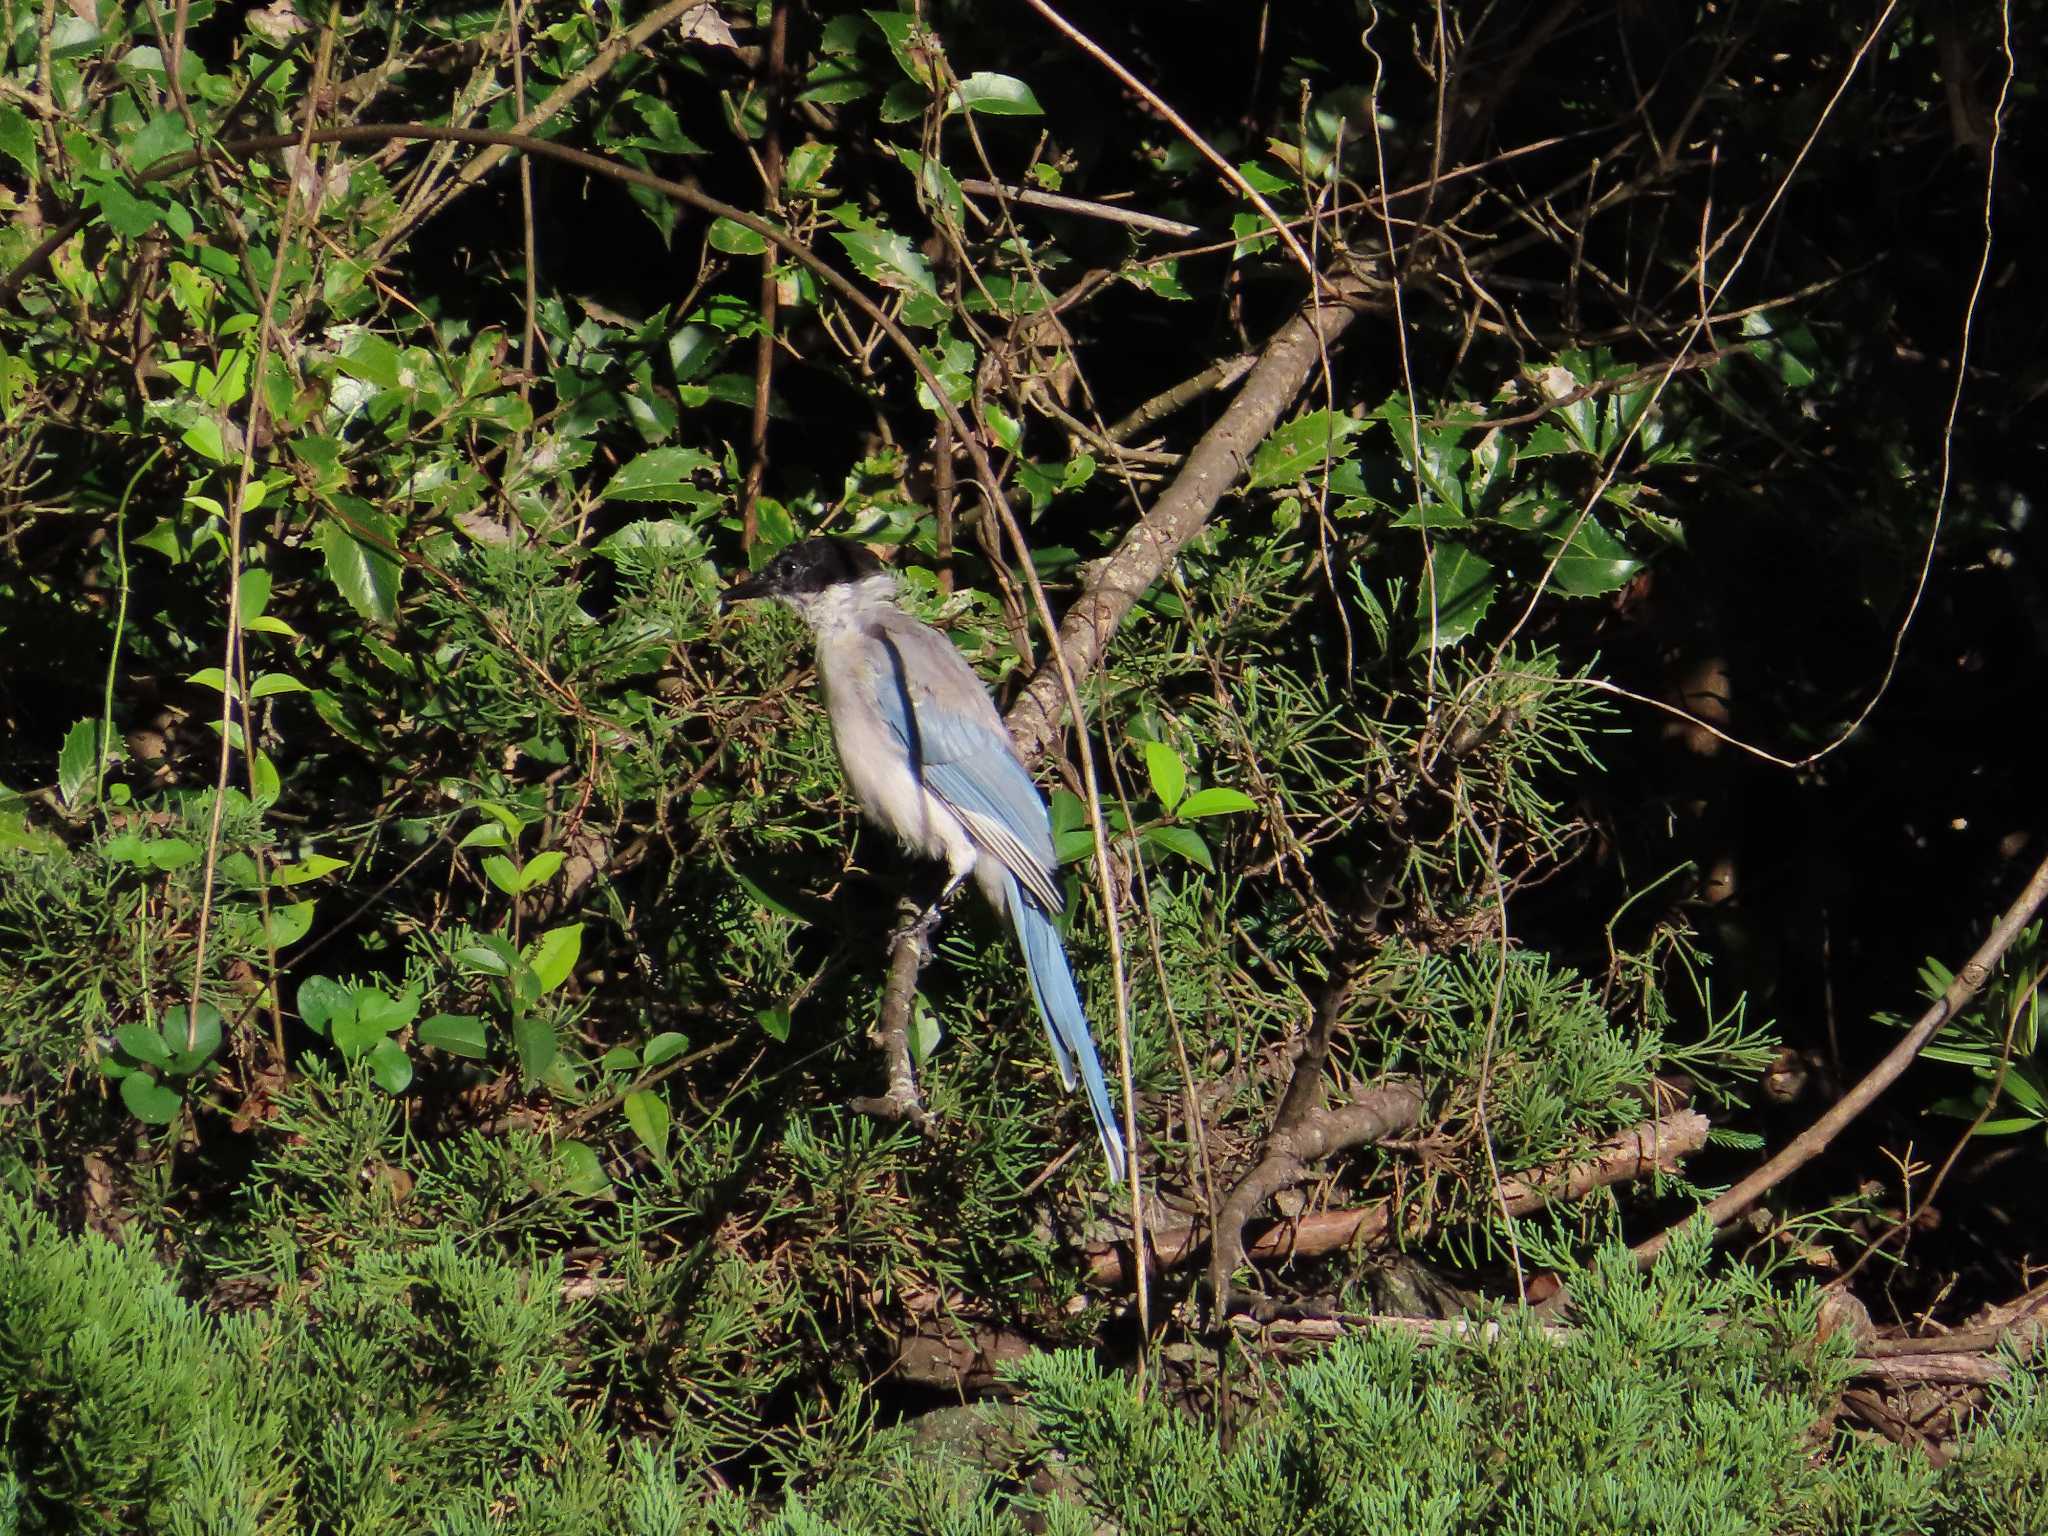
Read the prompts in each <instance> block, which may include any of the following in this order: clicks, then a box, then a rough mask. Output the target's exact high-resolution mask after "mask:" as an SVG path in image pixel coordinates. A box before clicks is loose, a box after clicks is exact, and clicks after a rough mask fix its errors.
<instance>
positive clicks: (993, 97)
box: [946, 70, 1045, 117]
mask: <svg viewBox="0 0 2048 1536" xmlns="http://www.w3.org/2000/svg"><path fill="white" fill-rule="evenodd" d="M962 107H965V108H966V109H967V110H968V111H969V112H986V113H988V114H989V115H990V116H992V117H1043V116H1044V115H1045V109H1044V108H1043V107H1041V106H1039V104H1038V98H1037V97H1036V96H1034V95H1032V94H1031V87H1030V86H1028V85H1026V84H1025V83H1024V82H1023V81H1022V80H1019V79H1018V78H1017V77H1016V76H1014V75H994V74H990V73H989V72H988V71H986V70H976V71H975V72H974V73H973V74H971V75H969V76H968V77H967V78H966V79H965V80H962V81H961V82H960V89H959V90H957V91H955V92H954V93H953V94H952V96H950V97H949V98H948V99H947V101H946V110H947V111H948V112H957V111H959V110H960V109H961V108H962Z"/></svg>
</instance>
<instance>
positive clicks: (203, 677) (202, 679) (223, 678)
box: [185, 667, 228, 693]
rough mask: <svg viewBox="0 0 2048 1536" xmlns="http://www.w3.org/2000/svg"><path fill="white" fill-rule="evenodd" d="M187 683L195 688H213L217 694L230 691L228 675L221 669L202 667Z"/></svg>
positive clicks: (187, 679)
mask: <svg viewBox="0 0 2048 1536" xmlns="http://www.w3.org/2000/svg"><path fill="white" fill-rule="evenodd" d="M185 681H186V682H188V683H190V684H192V686H193V687H195V688H211V689H212V690H213V691H214V692H215V693H226V692H227V691H228V675H227V673H225V672H223V671H221V669H220V668H219V667H201V668H200V669H199V670H198V671H197V672H194V673H193V674H192V675H191V676H190V677H188V678H186V679H185Z"/></svg>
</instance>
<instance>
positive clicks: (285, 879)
mask: <svg viewBox="0 0 2048 1536" xmlns="http://www.w3.org/2000/svg"><path fill="white" fill-rule="evenodd" d="M347 867H348V860H346V859H337V858H334V857H333V856H332V855H330V854H325V853H309V854H307V855H306V856H305V857H304V858H303V859H301V860H299V861H298V863H296V864H280V865H278V866H277V868H275V869H273V870H272V871H271V872H270V883H271V884H272V885H304V884H305V883H306V882H307V881H308V880H318V879H319V878H320V877H321V876H322V875H331V874H333V873H334V872H335V871H336V870H337V869H345V868H347Z"/></svg>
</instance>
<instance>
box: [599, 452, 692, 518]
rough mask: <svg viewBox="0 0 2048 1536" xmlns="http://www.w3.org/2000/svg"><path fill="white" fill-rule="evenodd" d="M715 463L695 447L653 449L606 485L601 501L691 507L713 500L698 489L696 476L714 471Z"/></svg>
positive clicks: (635, 460)
mask: <svg viewBox="0 0 2048 1536" xmlns="http://www.w3.org/2000/svg"><path fill="white" fill-rule="evenodd" d="M717 467H718V462H717V460H715V459H713V458H712V457H711V456H710V455H709V454H705V453H699V452H698V451H697V450H696V449H694V448H653V449H649V450H648V451H647V452H646V453H643V454H641V455H640V456H639V457H638V458H636V459H634V460H633V461H632V462H631V463H630V464H627V465H626V466H625V467H624V468H622V469H621V470H620V471H619V472H618V473H617V474H615V475H613V476H612V477H611V479H609V480H607V481H606V482H605V487H604V490H603V492H602V493H601V494H600V495H599V497H598V499H599V500H600V501H675V502H682V503H684V504H686V505H690V506H698V505H703V504H706V503H708V502H710V501H712V500H715V499H716V498H714V497H712V496H711V494H710V493H709V492H706V491H702V490H699V489H698V488H697V485H696V481H695V477H696V476H697V475H698V474H699V473H701V472H702V471H705V470H716V469H717Z"/></svg>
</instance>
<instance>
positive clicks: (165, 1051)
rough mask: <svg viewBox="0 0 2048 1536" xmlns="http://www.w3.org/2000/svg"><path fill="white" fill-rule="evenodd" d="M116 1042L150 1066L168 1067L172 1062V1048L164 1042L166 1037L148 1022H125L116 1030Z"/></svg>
mask: <svg viewBox="0 0 2048 1536" xmlns="http://www.w3.org/2000/svg"><path fill="white" fill-rule="evenodd" d="M114 1044H116V1045H118V1046H119V1047H121V1049H122V1050H124V1051H126V1052H127V1053H128V1054H129V1055H130V1056H133V1057H134V1058H135V1059H136V1060H137V1061H140V1062H144V1063H146V1064H148V1065H149V1066H152V1067H167V1066H169V1065H170V1064H171V1048H170V1047H169V1046H167V1045H165V1044H164V1037H163V1036H162V1035H160V1034H158V1033H157V1032H156V1031H155V1030H154V1029H152V1028H150V1027H149V1025H147V1024H143V1023H139V1022H138V1023H134V1024H123V1025H122V1026H121V1027H120V1028H119V1029H117V1030H115V1031H114Z"/></svg>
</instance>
